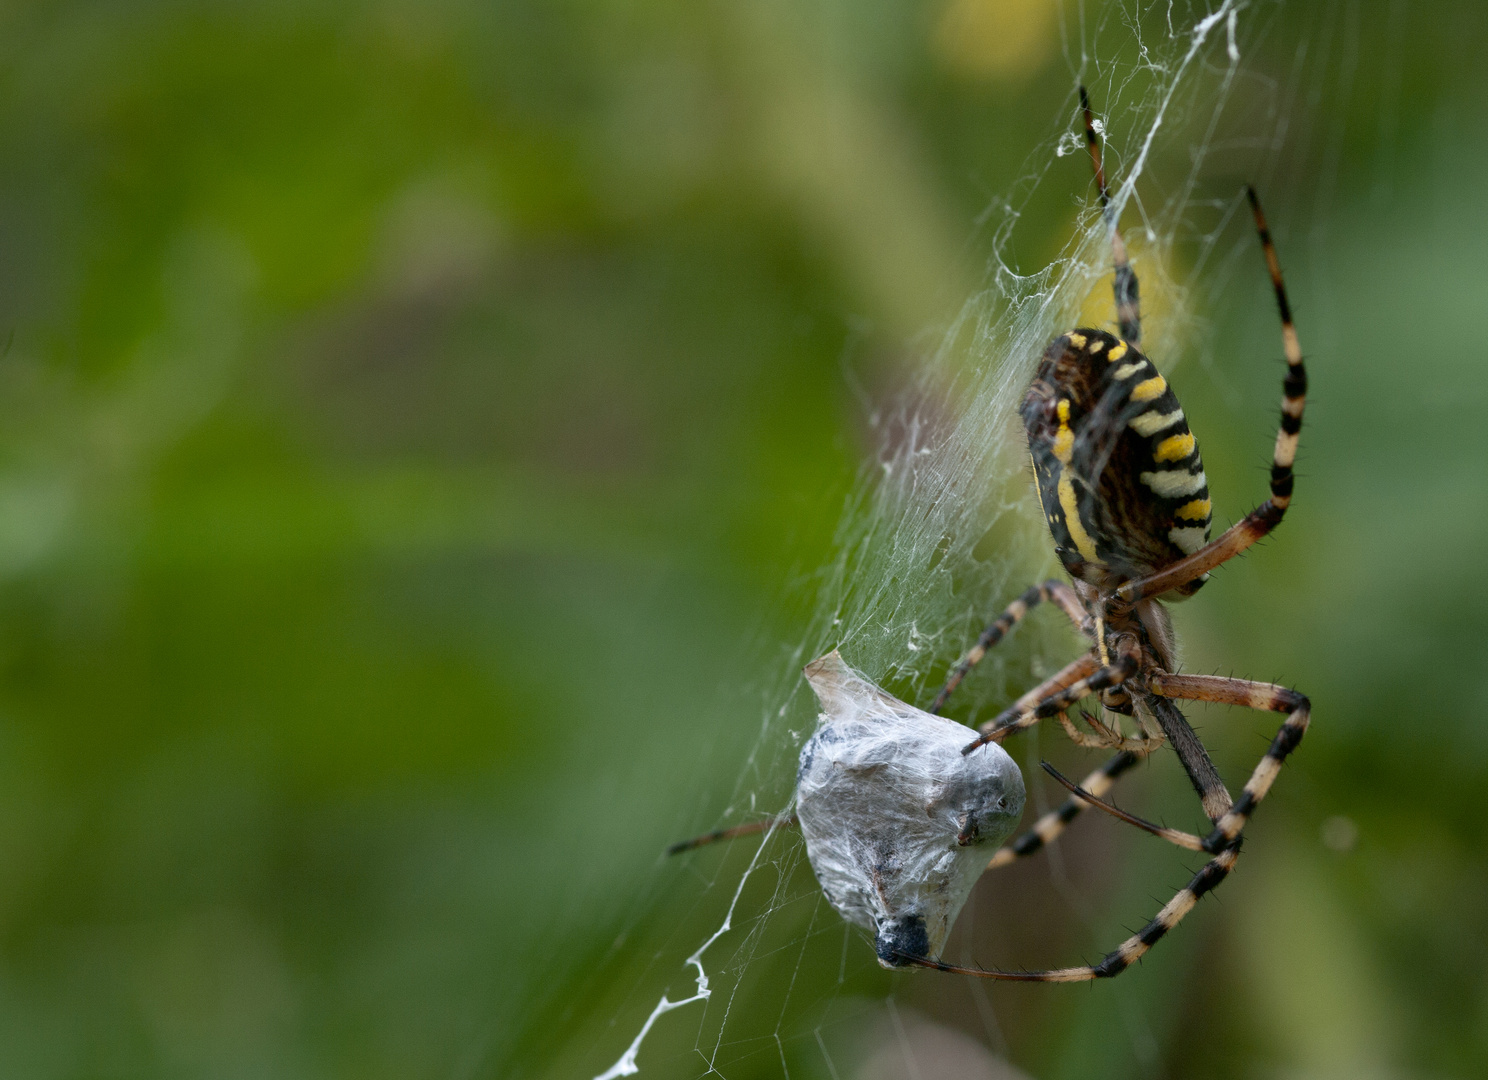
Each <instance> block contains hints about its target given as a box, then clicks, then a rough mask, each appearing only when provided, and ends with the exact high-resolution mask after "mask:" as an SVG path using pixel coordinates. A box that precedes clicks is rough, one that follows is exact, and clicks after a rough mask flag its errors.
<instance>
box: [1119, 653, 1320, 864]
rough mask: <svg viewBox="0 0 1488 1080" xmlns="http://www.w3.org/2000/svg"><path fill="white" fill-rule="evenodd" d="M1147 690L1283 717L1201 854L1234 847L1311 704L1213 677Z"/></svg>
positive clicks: (1160, 678) (1278, 690) (1159, 683)
mask: <svg viewBox="0 0 1488 1080" xmlns="http://www.w3.org/2000/svg"><path fill="white" fill-rule="evenodd" d="M1148 688H1149V689H1150V690H1151V691H1152V692H1153V693H1154V694H1162V695H1163V696H1165V697H1172V698H1180V699H1185V700H1188V701H1216V702H1219V703H1220V704H1223V705H1244V706H1245V707H1246V708H1250V709H1260V710H1263V711H1266V712H1284V713H1286V714H1287V718H1286V720H1285V721H1283V722H1282V725H1281V728H1280V730H1278V731H1277V732H1276V737H1275V738H1274V739H1272V740H1271V745H1270V746H1269V747H1267V748H1266V755H1265V756H1264V757H1263V758H1261V761H1260V764H1258V765H1257V766H1256V767H1255V771H1254V772H1252V773H1251V774H1250V779H1249V780H1247V781H1246V782H1245V790H1244V791H1243V792H1241V793H1240V798H1239V799H1238V800H1236V802H1235V805H1234V806H1232V807H1230V809H1229V811H1228V812H1227V813H1226V814H1225V815H1224V816H1223V817H1221V818H1220V819H1219V820H1218V821H1217V822H1215V825H1214V831H1213V832H1211V833H1210V834H1209V835H1208V836H1207V837H1205V838H1204V850H1205V851H1211V852H1212V851H1219V850H1221V849H1223V848H1225V847H1226V846H1227V845H1229V844H1233V843H1234V842H1235V839H1236V838H1237V837H1238V836H1239V835H1240V832H1241V830H1243V829H1244V828H1245V823H1246V822H1247V821H1249V820H1250V815H1251V814H1253V813H1254V812H1255V808H1256V805H1257V804H1258V803H1259V802H1260V801H1261V800H1262V799H1264V798H1265V797H1266V794H1267V792H1269V791H1270V790H1271V785H1272V784H1273V783H1275V782H1276V776H1277V774H1278V773H1280V772H1281V766H1282V763H1283V762H1284V761H1286V758H1287V755H1288V754H1290V753H1291V752H1292V751H1293V750H1295V749H1296V748H1297V744H1298V743H1300V742H1301V741H1302V736H1303V735H1304V734H1306V733H1307V724H1308V722H1309V721H1310V720H1311V718H1312V703H1311V702H1309V701H1308V700H1307V695H1305V694H1299V693H1297V691H1295V690H1288V689H1287V688H1286V687H1284V686H1276V685H1275V684H1273V683H1263V682H1252V681H1251V680H1249V679H1224V678H1220V677H1218V676H1214V675H1154V676H1152V677H1151V678H1150V679H1149V680H1148Z"/></svg>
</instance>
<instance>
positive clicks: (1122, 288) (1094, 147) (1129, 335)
mask: <svg viewBox="0 0 1488 1080" xmlns="http://www.w3.org/2000/svg"><path fill="white" fill-rule="evenodd" d="M1080 111H1081V112H1082V113H1084V115H1085V148H1086V149H1087V150H1089V151H1090V164H1091V166H1092V167H1093V168H1094V169H1095V186H1096V187H1097V188H1099V189H1100V203H1101V211H1102V213H1103V215H1104V216H1105V218H1106V227H1107V228H1108V229H1110V232H1111V262H1112V264H1113V265H1114V266H1115V269H1116V280H1115V281H1114V282H1113V283H1112V286H1111V287H1112V291H1113V292H1115V294H1116V321H1117V323H1118V324H1119V325H1120V327H1121V336H1122V337H1123V338H1125V339H1126V340H1127V341H1128V342H1130V343H1131V344H1132V345H1140V344H1141V343H1142V300H1141V297H1140V296H1139V294H1138V286H1137V275H1136V273H1135V272H1134V271H1133V270H1132V268H1131V263H1130V262H1128V261H1127V257H1126V243H1125V242H1124V241H1123V240H1122V239H1121V230H1120V229H1119V228H1117V225H1116V218H1115V215H1113V214H1112V212H1111V193H1110V192H1109V191H1108V190H1107V189H1106V169H1105V165H1104V163H1103V162H1102V160H1101V137H1100V135H1099V134H1098V133H1097V132H1096V130H1095V117H1094V116H1092V115H1091V112H1090V95H1088V94H1087V93H1086V92H1085V87H1083V86H1082V87H1080Z"/></svg>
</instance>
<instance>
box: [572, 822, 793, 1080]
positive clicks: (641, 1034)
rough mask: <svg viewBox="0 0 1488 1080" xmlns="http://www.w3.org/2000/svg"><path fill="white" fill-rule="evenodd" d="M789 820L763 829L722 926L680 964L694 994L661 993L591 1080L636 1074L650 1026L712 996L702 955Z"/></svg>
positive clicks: (729, 921)
mask: <svg viewBox="0 0 1488 1080" xmlns="http://www.w3.org/2000/svg"><path fill="white" fill-rule="evenodd" d="M792 801H794V800H792ZM789 817H790V808H789V807H787V808H786V809H785V810H783V811H782V812H781V813H780V814H779V816H778V817H777V818H776V819H775V821H776V822H777V824H774V825H772V826H771V827H770V828H769V829H768V830H766V832H765V838H764V840H763V841H761V842H760V846H759V847H757V848H755V851H754V857H753V858H752V859H750V860H749V865H748V866H747V867H745V868H744V874H743V876H741V877H740V878H739V887H738V888H736V889H735V890H734V898H733V899H732V900H731V901H729V906H728V913H727V914H725V915H724V917H723V925H722V926H720V927H719V928H718V929H717V930H715V931H713V933H712V934H711V935H710V936H709V937H708V940H707V941H705V942H703V943H702V944H701V945H699V946H698V947H697V952H695V953H693V954H692V955H691V956H689V957H688V958H687V961H686V963H684V964H683V965H682V966H683V967H684V968H685V967H687V965H688V964H691V965H692V966H693V967H695V968H697V993H695V994H693V995H692V996H691V997H685V998H682V999H681V1000H680V1001H673V1000H672V999H671V998H669V997H667V996H666V994H665V993H663V994H662V995H661V1000H660V1001H658V1002H657V1003H656V1008H654V1009H652V1010H651V1015H650V1016H648V1017H646V1022H645V1023H644V1024H642V1025H641V1030H640V1031H638V1032H636V1037H635V1039H633V1040H632V1041H631V1044H630V1045H629V1046H628V1047H626V1049H625V1053H623V1054H621V1055H620V1060H618V1061H616V1062H615V1064H613V1065H611V1066H610V1067H609V1068H608V1069H606V1070H605V1071H604V1072H602V1073H600V1074H599V1075H598V1076H596V1077H595V1078H594V1080H616V1078H617V1077H621V1076H634V1075H635V1074H636V1073H638V1072H640V1071H641V1067H640V1066H639V1065H637V1064H636V1055H637V1054H639V1053H640V1052H641V1044H642V1043H644V1042H645V1041H646V1036H647V1035H649V1034H651V1028H652V1025H654V1024H655V1023H656V1021H657V1020H659V1019H661V1018H662V1017H663V1016H665V1015H666V1014H667V1013H669V1012H671V1011H672V1010H673V1009H680V1008H682V1006H684V1005H691V1004H692V1003H693V1002H694V1001H707V1000H708V999H709V998H710V997H712V996H713V988H712V987H711V986H709V985H708V973H707V972H706V971H705V970H703V953H705V952H707V951H708V949H709V947H711V946H712V944H713V943H714V942H715V941H717V940H718V939H719V938H721V937H723V935H724V934H727V933H728V932H729V931H730V930H732V929H733V928H734V909H735V908H737V907H738V906H739V897H740V896H742V895H743V894H744V886H745V885H746V884H747V883H748V881H749V876H750V875H751V874H753V873H754V870H755V867H757V866H758V865H759V860H760V856H761V855H762V854H764V851H765V846H766V845H767V844H769V842H770V837H772V836H774V835H775V831H776V830H777V829H778V828H780V826H781V824H784V822H785V821H786V819H787V818H789Z"/></svg>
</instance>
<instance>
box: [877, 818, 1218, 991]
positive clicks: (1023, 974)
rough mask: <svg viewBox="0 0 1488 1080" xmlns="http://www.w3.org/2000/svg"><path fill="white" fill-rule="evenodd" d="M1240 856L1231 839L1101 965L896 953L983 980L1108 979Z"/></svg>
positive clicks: (1184, 912) (1179, 916)
mask: <svg viewBox="0 0 1488 1080" xmlns="http://www.w3.org/2000/svg"><path fill="white" fill-rule="evenodd" d="M1238 858H1240V845H1239V843H1238V842H1232V843H1231V845H1230V846H1229V847H1227V848H1225V849H1224V850H1223V851H1221V852H1220V853H1219V854H1218V855H1216V856H1214V858H1212V859H1210V860H1209V861H1208V862H1207V863H1205V864H1204V865H1203V867H1202V868H1201V869H1200V870H1199V872H1198V873H1197V874H1195V875H1194V876H1193V878H1192V879H1191V880H1190V881H1189V883H1188V884H1187V885H1185V886H1184V887H1183V888H1181V889H1179V890H1178V894H1177V895H1176V896H1174V897H1173V899H1171V900H1169V901H1168V902H1167V903H1166V904H1164V905H1163V908H1162V910H1161V911H1159V912H1158V913H1157V916H1156V917H1155V918H1154V919H1153V920H1152V921H1151V922H1149V923H1148V924H1147V925H1146V926H1144V927H1142V929H1141V930H1139V931H1137V933H1135V934H1133V935H1132V936H1131V937H1129V938H1127V939H1126V940H1125V941H1123V942H1122V943H1121V944H1120V945H1119V946H1118V947H1117V948H1116V950H1115V951H1114V952H1110V953H1107V954H1106V956H1105V958H1104V959H1103V960H1101V962H1100V963H1098V964H1089V965H1085V966H1083V967H1070V968H1055V969H1054V970H1052V971H999V970H997V969H995V968H974V967H960V966H958V965H956V964H945V963H942V962H941V961H939V960H933V959H931V958H930V957H928V956H912V955H910V954H909V953H903V952H901V953H896V954H895V955H897V956H898V958H899V959H900V960H903V961H904V962H905V963H909V964H918V965H919V966H920V967H927V968H934V969H935V970H936V971H949V972H951V973H953V974H956V975H975V976H977V977H978V978H982V979H1008V980H1012V981H1014V982H1087V981H1089V980H1091V979H1109V978H1112V977H1113V976H1116V975H1120V974H1121V973H1122V972H1123V971H1125V970H1126V969H1127V968H1129V967H1131V965H1132V964H1133V963H1134V962H1136V961H1137V960H1140V959H1141V958H1142V957H1143V956H1145V955H1146V954H1147V951H1148V950H1149V949H1151V948H1152V946H1153V945H1155V944H1157V942H1158V941H1160V940H1161V939H1162V937H1163V935H1165V934H1166V933H1167V932H1168V931H1169V930H1171V929H1173V927H1175V926H1177V925H1178V924H1179V923H1180V922H1182V921H1183V917H1184V916H1185V915H1187V914H1188V913H1189V912H1190V911H1192V910H1193V909H1194V907H1195V906H1196V905H1197V904H1198V902H1199V901H1200V900H1201V899H1202V898H1203V897H1204V894H1205V893H1208V892H1211V891H1213V890H1214V889H1216V888H1218V886H1219V884H1220V883H1221V882H1222V881H1224V879H1225V878H1226V877H1228V876H1229V873H1230V871H1231V870H1232V869H1234V867H1235V860H1237V859H1238Z"/></svg>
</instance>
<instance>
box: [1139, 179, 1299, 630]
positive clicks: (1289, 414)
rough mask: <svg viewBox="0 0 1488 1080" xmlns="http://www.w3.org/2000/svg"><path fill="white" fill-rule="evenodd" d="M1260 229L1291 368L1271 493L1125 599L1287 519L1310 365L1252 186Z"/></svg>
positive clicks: (1209, 563)
mask: <svg viewBox="0 0 1488 1080" xmlns="http://www.w3.org/2000/svg"><path fill="white" fill-rule="evenodd" d="M1245 193H1246V196H1247V197H1248V198H1249V199H1250V209H1251V213H1252V214H1253V215H1254V216H1255V224H1256V232H1257V233H1258V234H1259V235H1260V238H1261V250H1262V251H1263V252H1264V253H1265V256H1266V269H1267V270H1268V271H1269V272H1270V274H1271V285H1272V288H1273V289H1274V290H1275V291H1276V306H1277V309H1278V310H1279V311H1280V314H1281V342H1282V347H1283V350H1284V351H1285V353H1286V362H1287V373H1286V379H1285V380H1284V381H1283V382H1282V399H1281V429H1280V430H1279V431H1277V433H1276V449H1275V451H1274V452H1273V454H1272V456H1271V497H1270V498H1269V499H1267V500H1266V501H1265V502H1263V503H1261V505H1260V506H1258V507H1256V508H1255V509H1254V510H1252V511H1251V512H1250V513H1248V514H1246V515H1245V516H1244V517H1243V518H1241V519H1240V520H1239V521H1237V522H1236V523H1235V524H1234V525H1232V526H1230V527H1229V528H1228V529H1226V530H1225V531H1224V532H1223V533H1222V534H1221V535H1220V536H1219V538H1218V539H1217V540H1214V541H1213V542H1211V543H1209V544H1207V545H1205V546H1204V547H1201V548H1200V549H1199V550H1198V551H1196V552H1194V553H1193V554H1192V555H1189V556H1186V557H1185V558H1182V559H1179V560H1178V561H1177V562H1175V563H1173V564H1172V565H1170V566H1167V567H1165V568H1164V569H1162V570H1160V571H1158V572H1157V573H1155V574H1152V575H1149V576H1148V577H1145V578H1139V579H1137V580H1135V581H1128V582H1127V583H1126V584H1124V585H1122V586H1121V588H1119V589H1117V590H1116V596H1117V597H1118V598H1120V599H1121V600H1123V601H1127V602H1131V603H1135V602H1136V601H1138V600H1141V599H1142V598H1143V597H1147V596H1158V595H1160V594H1162V593H1165V592H1168V591H1169V590H1171V589H1176V588H1178V587H1179V586H1181V585H1186V584H1188V583H1189V582H1190V581H1193V580H1195V579H1196V578H1200V577H1202V576H1203V575H1205V574H1207V573H1208V572H1209V571H1211V570H1213V569H1214V568H1215V567H1216V566H1219V565H1220V564H1221V563H1223V562H1226V561H1228V560H1230V559H1233V558H1234V557H1235V556H1236V555H1239V554H1240V553H1241V552H1242V551H1244V550H1245V549H1246V548H1248V547H1250V546H1251V545H1252V544H1254V543H1255V542H1256V541H1257V540H1259V539H1261V537H1263V536H1265V535H1266V534H1267V533H1269V532H1270V531H1271V530H1272V529H1274V528H1276V526H1278V525H1280V524H1281V519H1282V517H1283V516H1284V515H1285V514H1286V512H1287V507H1289V506H1290V505H1291V503H1292V483H1293V475H1292V466H1293V464H1295V462H1296V460H1297V438H1298V435H1299V434H1300V433H1301V431H1302V409H1303V406H1305V405H1306V403H1307V369H1306V368H1305V367H1304V366H1303V364H1302V346H1301V344H1300V342H1299V341H1298V340H1297V328H1296V327H1295V326H1293V325H1292V307H1291V304H1290V303H1288V302H1287V294H1286V286H1285V285H1284V284H1282V280H1281V264H1280V263H1279V262H1278V261H1277V258H1276V248H1275V246H1274V245H1272V243H1271V232H1270V230H1269V229H1268V228H1267V227H1266V216H1265V214H1264V213H1262V211H1261V203H1260V200H1259V199H1258V198H1257V197H1256V193H1255V189H1254V188H1252V187H1246V189H1245Z"/></svg>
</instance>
